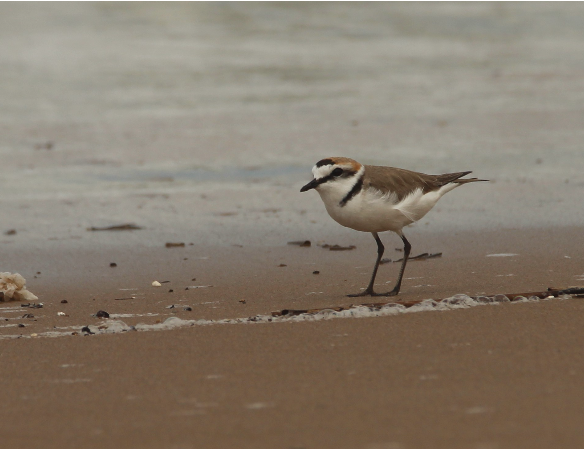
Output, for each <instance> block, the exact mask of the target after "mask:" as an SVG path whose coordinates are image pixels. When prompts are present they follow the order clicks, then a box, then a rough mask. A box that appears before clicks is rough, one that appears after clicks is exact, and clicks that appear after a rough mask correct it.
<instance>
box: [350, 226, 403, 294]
mask: <svg viewBox="0 0 584 451" xmlns="http://www.w3.org/2000/svg"><path fill="white" fill-rule="evenodd" d="M372 235H373V238H375V241H376V242H377V260H376V261H375V267H374V268H373V274H371V280H370V281H369V286H368V287H367V288H366V289H365V291H363V292H362V293H358V294H348V295H347V296H349V297H351V298H355V297H358V296H376V295H377V293H375V292H374V291H373V284H374V283H375V276H377V268H379V262H380V261H381V257H383V252H384V251H385V247H384V246H383V243H382V242H381V240H380V239H379V235H377V233H375V232H373V233H372ZM408 244H409V243H408Z"/></svg>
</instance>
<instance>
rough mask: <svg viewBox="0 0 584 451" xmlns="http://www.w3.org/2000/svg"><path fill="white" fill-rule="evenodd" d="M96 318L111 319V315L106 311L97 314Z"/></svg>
mask: <svg viewBox="0 0 584 451" xmlns="http://www.w3.org/2000/svg"><path fill="white" fill-rule="evenodd" d="M95 316H96V317H98V318H109V317H110V314H109V313H108V312H106V311H105V310H100V311H99V312H97V313H96V314H95Z"/></svg>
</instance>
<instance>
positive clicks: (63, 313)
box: [57, 312, 67, 316]
mask: <svg viewBox="0 0 584 451" xmlns="http://www.w3.org/2000/svg"><path fill="white" fill-rule="evenodd" d="M57 316H67V315H66V313H65V312H57Z"/></svg>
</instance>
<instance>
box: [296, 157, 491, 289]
mask: <svg viewBox="0 0 584 451" xmlns="http://www.w3.org/2000/svg"><path fill="white" fill-rule="evenodd" d="M471 172H472V171H465V172H455V173H452V174H441V175H427V174H422V173H420V172H413V171H408V170H406V169H398V168H392V167H388V166H369V165H362V164H361V163H358V162H357V161H355V160H352V159H350V158H345V157H331V158H325V159H324V160H320V161H319V162H318V163H316V165H315V166H314V167H313V168H312V174H313V175H314V179H313V180H312V181H310V182H309V183H307V184H306V185H304V186H303V187H302V189H301V190H300V192H304V191H308V190H310V189H316V191H318V194H320V197H321V199H322V201H323V202H324V205H325V207H326V211H327V212H328V214H329V215H330V217H331V218H333V219H334V220H335V221H337V222H338V223H339V224H341V225H343V226H345V227H349V228H351V229H354V230H359V231H361V232H370V233H371V234H372V235H373V238H375V241H376V242H377V260H376V261H375V267H374V268H373V274H372V275H371V280H370V282H369V285H368V286H367V288H366V289H365V291H363V292H362V293H358V294H350V295H349V296H351V297H356V296H367V295H369V296H395V295H397V294H398V293H399V290H400V288H401V283H402V278H403V275H404V270H405V268H406V264H407V262H408V257H409V255H410V250H411V248H412V247H411V245H410V243H409V242H408V240H407V239H406V237H405V235H404V233H403V228H404V227H405V226H407V225H409V224H412V223H413V222H416V221H419V220H420V219H422V218H423V217H424V215H425V214H426V213H428V212H429V211H430V210H431V209H432V207H433V206H434V205H436V202H438V200H439V199H440V198H441V197H442V196H443V195H444V194H446V193H447V192H449V191H452V190H453V189H454V188H456V187H458V186H460V185H463V184H465V183H470V182H483V181H487V180H479V179H476V178H469V179H463V178H461V177H464V176H465V175H467V174H470V173H471ZM389 230H390V231H392V232H395V233H397V234H398V235H399V237H400V238H401V239H402V241H403V243H404V258H403V261H402V264H401V268H400V271H399V276H398V280H397V283H396V285H395V287H394V289H393V290H391V291H390V292H388V293H376V292H375V291H373V284H374V283H375V276H376V275H377V268H378V267H379V262H380V261H381V257H382V256H383V252H384V250H385V248H384V246H383V243H382V242H381V240H380V239H379V235H378V233H379V232H385V231H389Z"/></svg>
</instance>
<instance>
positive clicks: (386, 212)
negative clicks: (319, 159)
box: [318, 184, 458, 232]
mask: <svg viewBox="0 0 584 451" xmlns="http://www.w3.org/2000/svg"><path fill="white" fill-rule="evenodd" d="M456 186H458V185H457V184H449V185H446V186H443V187H442V188H441V189H439V190H438V191H433V192H429V193H426V194H424V193H422V191H421V190H418V191H414V192H413V193H412V194H410V195H408V196H406V197H405V198H403V199H402V200H401V201H397V199H396V198H395V196H391V195H383V194H382V193H380V192H378V191H370V190H363V191H361V192H360V193H359V194H358V195H356V196H355V197H354V198H353V199H351V200H350V201H349V202H348V203H347V204H346V205H345V206H343V207H341V206H340V205H339V202H340V200H341V199H342V197H341V198H338V195H336V193H334V192H332V191H329V190H318V191H319V194H320V197H321V198H322V200H323V202H324V204H325V207H326V210H327V212H328V214H329V215H330V216H331V218H333V219H334V220H335V221H337V222H338V223H339V224H341V225H343V226H345V227H349V228H351V229H355V230H359V231H361V232H385V231H387V230H390V231H393V232H400V231H401V230H402V228H404V227H405V226H407V225H409V224H412V223H413V222H415V221H419V220H420V219H422V218H423V217H424V216H425V215H426V213H428V212H429V211H430V210H431V209H432V207H434V205H436V202H438V200H439V199H440V198H441V197H442V195H444V194H445V193H447V192H448V191H450V190H451V189H453V188H455V187H456Z"/></svg>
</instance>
